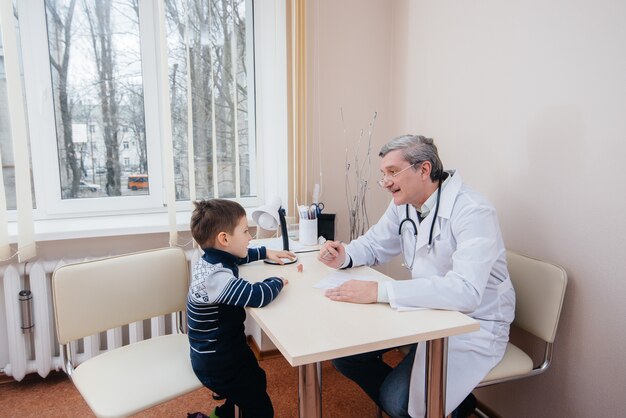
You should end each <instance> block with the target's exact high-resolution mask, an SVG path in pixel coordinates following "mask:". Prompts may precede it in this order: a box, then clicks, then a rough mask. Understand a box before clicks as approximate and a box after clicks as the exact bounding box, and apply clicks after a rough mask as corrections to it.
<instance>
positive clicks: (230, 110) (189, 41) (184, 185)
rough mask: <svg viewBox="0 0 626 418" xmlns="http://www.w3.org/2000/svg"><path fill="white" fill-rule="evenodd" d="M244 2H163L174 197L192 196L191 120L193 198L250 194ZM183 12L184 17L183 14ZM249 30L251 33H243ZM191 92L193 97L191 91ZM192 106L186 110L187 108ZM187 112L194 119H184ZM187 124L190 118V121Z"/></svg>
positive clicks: (246, 7)
mask: <svg viewBox="0 0 626 418" xmlns="http://www.w3.org/2000/svg"><path fill="white" fill-rule="evenodd" d="M250 4H251V3H250V2H246V1H245V0H169V1H166V19H167V38H168V48H169V57H168V62H169V80H170V86H169V93H170V99H171V109H172V139H173V143H174V170H175V176H176V197H177V199H179V200H181V199H189V176H188V173H189V168H188V166H189V163H188V151H187V150H188V148H189V145H188V142H187V141H188V131H189V129H188V126H189V125H191V126H192V128H191V135H192V140H193V147H192V149H193V151H192V152H193V165H194V167H195V170H194V175H195V190H196V198H198V199H200V198H209V197H228V198H239V197H250V196H254V195H255V191H256V184H252V182H253V181H256V180H257V176H252V175H251V173H252V170H253V169H254V167H255V166H254V160H255V158H256V155H255V151H254V150H255V143H254V141H255V137H254V129H250V126H254V115H253V112H251V111H250V109H251V108H252V110H253V108H254V107H253V106H249V104H248V103H249V95H248V92H249V90H251V88H250V85H251V84H252V83H250V82H249V80H250V79H251V77H252V76H253V68H252V66H251V65H250V64H249V63H250V62H251V56H252V42H251V37H250V36H248V35H249V33H251V32H252V29H251V28H248V27H247V25H248V22H251V19H250V18H249V17H250V15H251V13H252V10H251V7H250ZM185 16H187V18H185ZM248 31H250V32H249V33H248ZM189 91H191V97H190V98H189V97H188V92H189ZM189 105H190V106H191V111H189ZM188 118H191V121H189V120H188ZM190 122H191V123H190Z"/></svg>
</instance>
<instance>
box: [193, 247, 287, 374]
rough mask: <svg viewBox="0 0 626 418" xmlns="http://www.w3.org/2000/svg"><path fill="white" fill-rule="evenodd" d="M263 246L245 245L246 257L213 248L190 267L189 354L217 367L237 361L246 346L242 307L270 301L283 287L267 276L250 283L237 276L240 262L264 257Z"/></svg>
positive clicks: (277, 279)
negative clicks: (252, 246)
mask: <svg viewBox="0 0 626 418" xmlns="http://www.w3.org/2000/svg"><path fill="white" fill-rule="evenodd" d="M265 257H266V250H265V247H260V248H250V249H248V257H246V258H238V257H236V256H234V255H232V254H230V253H227V252H225V251H220V250H216V249H214V248H206V249H204V255H203V256H202V258H201V259H200V260H198V262H197V263H196V265H195V266H194V267H193V271H192V278H191V286H190V287H189V294H188V295H187V323H188V326H189V332H188V335H189V343H190V345H191V350H192V356H193V357H195V358H197V357H198V355H200V356H201V357H202V359H203V360H202V361H203V362H209V363H211V364H213V365H215V364H219V365H220V368H221V367H225V366H227V365H228V364H232V363H233V362H236V361H237V359H238V358H240V357H239V356H240V355H241V353H242V352H243V350H245V349H247V343H246V335H245V332H244V321H245V319H246V311H245V309H244V307H246V306H252V307H261V306H265V305H267V304H268V303H270V302H271V301H272V300H274V299H275V298H276V296H278V293H279V292H280V291H281V289H282V288H283V282H282V280H280V279H279V278H277V277H270V278H268V279H265V280H264V281H262V282H258V283H250V282H248V281H247V280H245V279H241V278H239V268H238V267H237V266H238V265H239V264H244V263H248V262H252V261H257V260H261V259H264V258H265Z"/></svg>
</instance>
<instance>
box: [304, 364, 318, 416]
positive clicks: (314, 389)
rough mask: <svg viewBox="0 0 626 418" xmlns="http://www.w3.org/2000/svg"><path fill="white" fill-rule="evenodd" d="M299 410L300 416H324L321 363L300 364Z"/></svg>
mask: <svg viewBox="0 0 626 418" xmlns="http://www.w3.org/2000/svg"><path fill="white" fill-rule="evenodd" d="M298 410H299V414H300V418H322V366H321V363H312V364H305V365H304V366H298Z"/></svg>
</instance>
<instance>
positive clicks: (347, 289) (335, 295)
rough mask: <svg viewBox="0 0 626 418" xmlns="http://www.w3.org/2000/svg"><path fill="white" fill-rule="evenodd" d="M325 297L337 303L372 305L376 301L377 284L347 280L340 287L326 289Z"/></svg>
mask: <svg viewBox="0 0 626 418" xmlns="http://www.w3.org/2000/svg"><path fill="white" fill-rule="evenodd" d="M325 296H326V297H327V298H328V299H330V300H336V301H338V302H352V303H374V302H376V301H377V300H378V282H373V281H365V280H348V281H347V282H345V283H344V284H342V285H341V286H338V287H335V288H334V289H328V290H327V291H326V293H325Z"/></svg>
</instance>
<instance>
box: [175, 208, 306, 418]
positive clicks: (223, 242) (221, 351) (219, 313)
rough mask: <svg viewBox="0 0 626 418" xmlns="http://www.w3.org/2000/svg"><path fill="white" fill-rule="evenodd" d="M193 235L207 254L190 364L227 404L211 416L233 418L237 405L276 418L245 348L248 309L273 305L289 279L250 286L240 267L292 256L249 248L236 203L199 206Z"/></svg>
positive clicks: (195, 286) (194, 302)
mask: <svg viewBox="0 0 626 418" xmlns="http://www.w3.org/2000/svg"><path fill="white" fill-rule="evenodd" d="M194 205H195V209H194V212H193V214H192V216H191V234H192V235H193V238H194V239H195V240H196V242H197V243H198V244H199V245H200V246H201V247H202V250H203V251H204V255H203V256H202V258H201V259H200V260H198V262H197V263H196V265H195V266H194V267H193V272H192V279H191V286H190V288H189V294H188V296H187V320H188V325H189V343H190V345H191V365H192V367H193V370H194V372H195V373H196V375H197V376H198V379H200V381H201V382H202V384H203V385H204V386H206V387H208V388H209V389H211V390H212V391H214V392H215V393H216V394H217V395H219V396H221V397H224V398H226V402H225V403H224V404H223V405H222V406H220V407H217V408H216V409H215V410H214V411H213V413H212V414H211V417H219V418H230V417H233V416H234V405H237V406H238V407H239V408H240V410H241V412H242V413H243V414H244V417H246V416H247V417H255V418H265V417H273V416H274V409H273V407H272V402H271V401H270V398H269V396H268V395H267V392H266V379H265V372H264V371H263V369H261V367H260V366H259V364H258V362H257V360H256V358H255V357H254V354H253V353H252V350H250V348H249V347H248V344H247V343H246V335H245V333H244V320H245V319H246V312H245V310H244V307H246V306H253V307H261V306H265V305H267V304H268V303H270V302H271V301H272V300H274V298H276V296H278V293H279V292H280V291H281V289H282V288H283V286H284V285H286V284H287V280H286V279H283V278H279V277H270V278H267V279H265V280H264V281H263V282H259V283H250V282H248V281H246V280H244V279H241V278H239V269H238V267H237V266H238V265H239V264H243V263H248V262H251V261H256V260H261V259H264V258H269V259H271V260H274V261H276V262H278V263H279V264H283V262H282V261H281V260H280V259H281V257H282V258H294V257H295V254H293V253H291V252H288V251H273V250H269V249H266V248H265V247H260V248H250V249H249V248H248V243H249V242H250V240H251V239H252V236H251V235H250V233H249V231H248V221H247V219H246V212H245V210H244V208H243V207H242V206H241V205H240V204H239V203H236V202H233V201H230V200H224V199H210V200H202V201H199V202H194Z"/></svg>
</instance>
